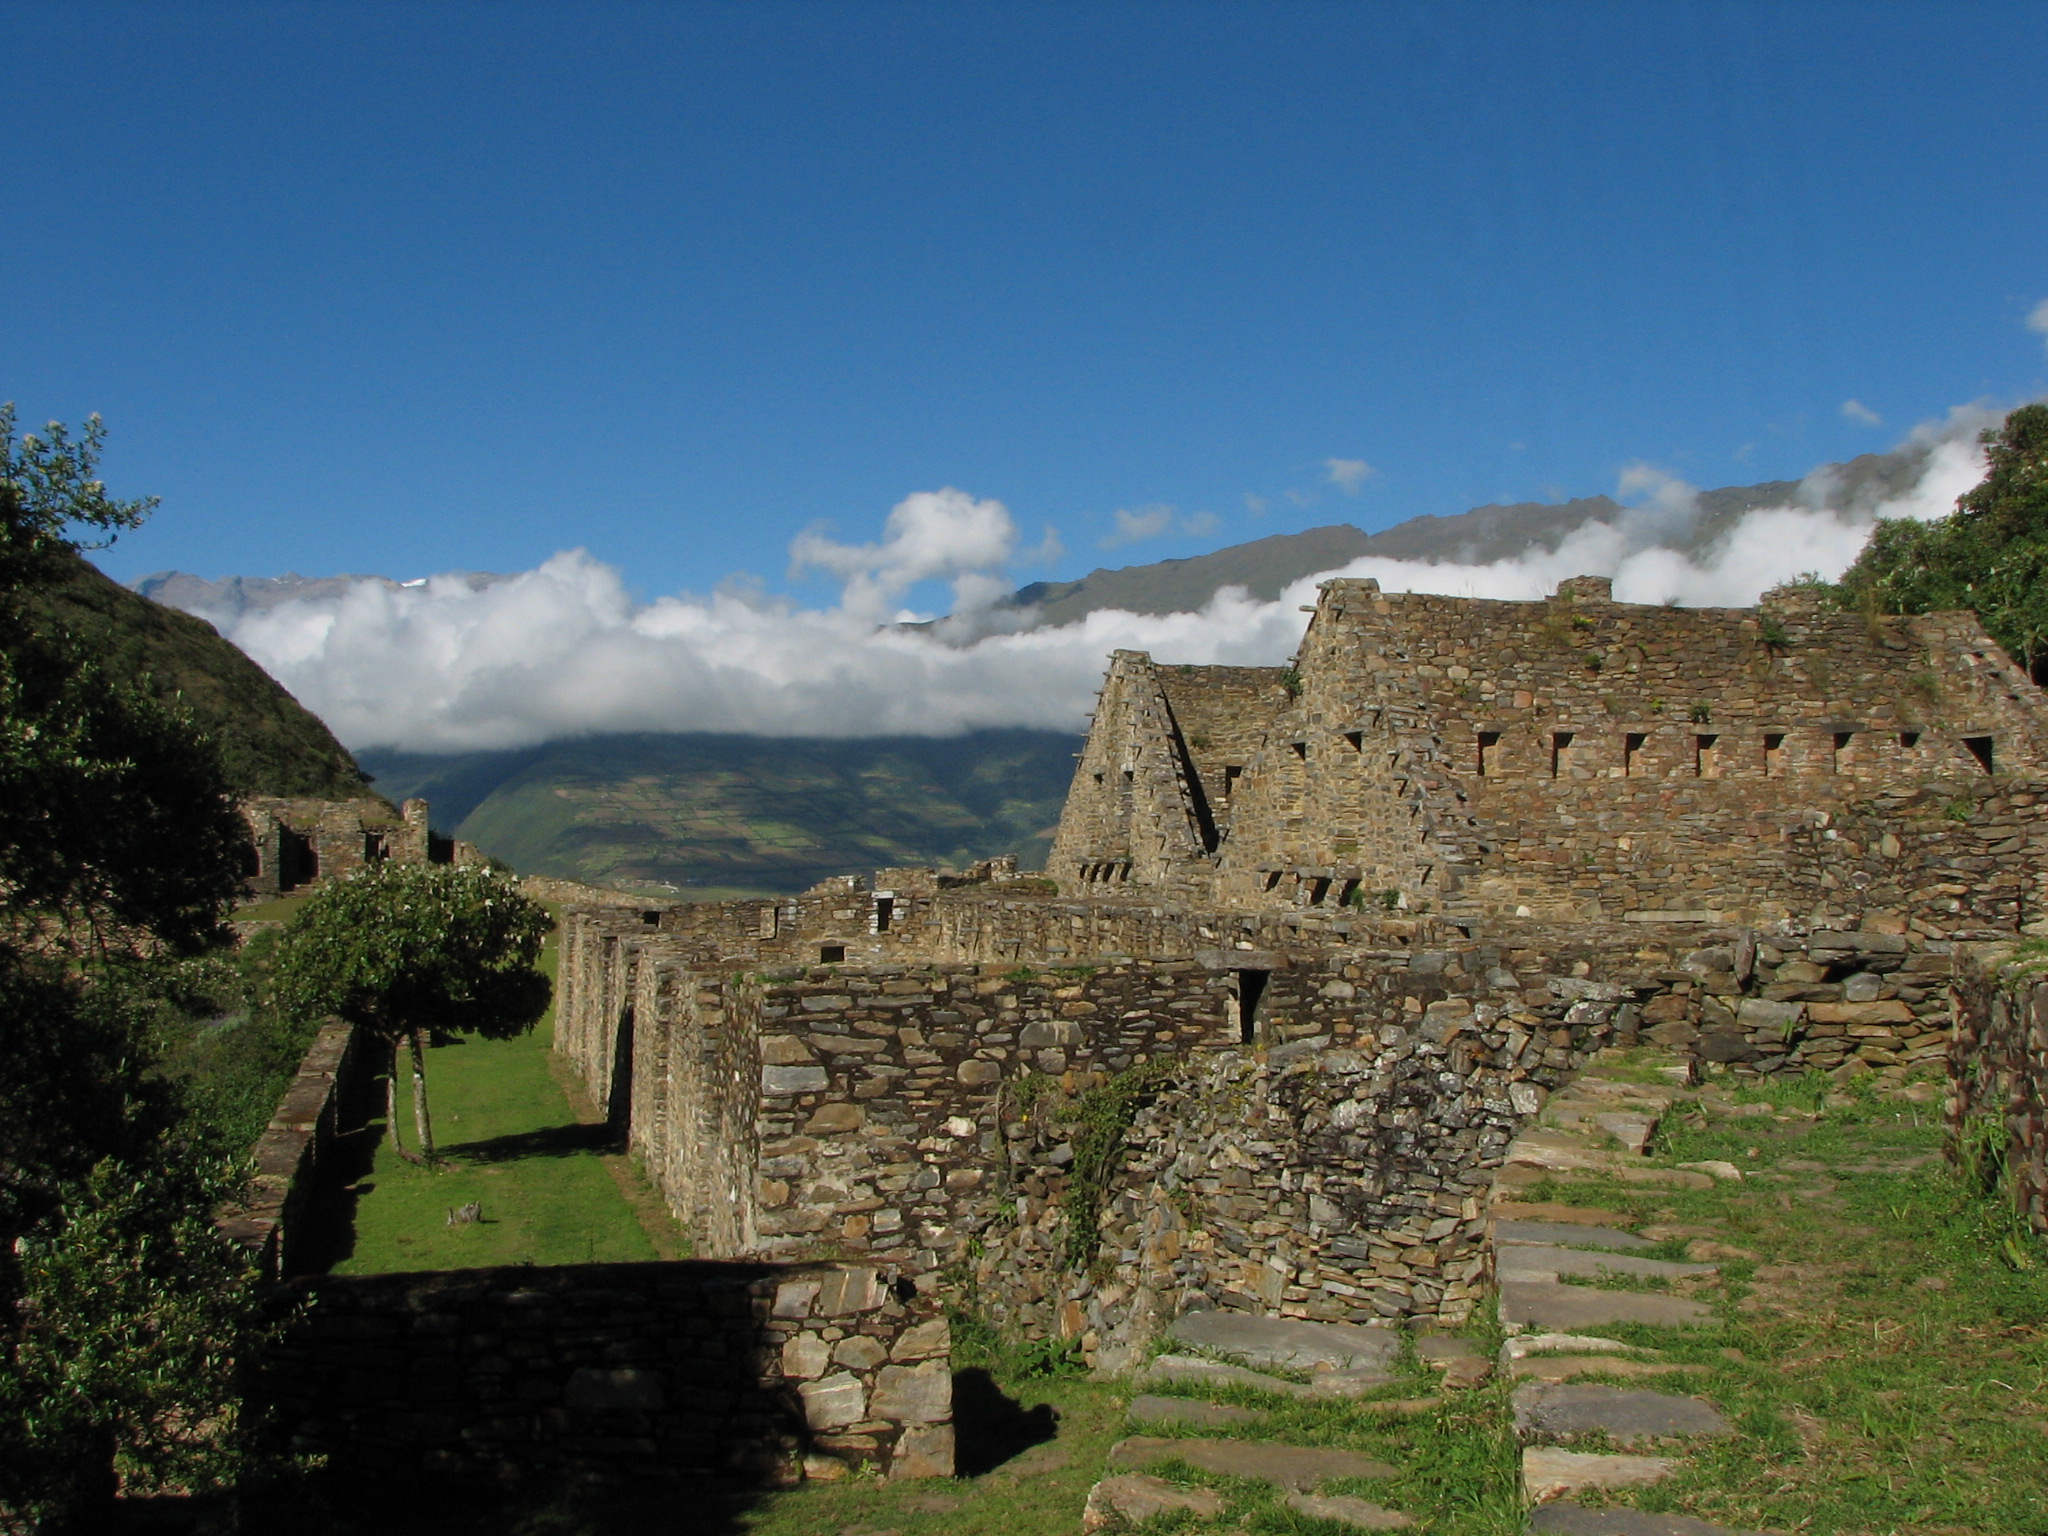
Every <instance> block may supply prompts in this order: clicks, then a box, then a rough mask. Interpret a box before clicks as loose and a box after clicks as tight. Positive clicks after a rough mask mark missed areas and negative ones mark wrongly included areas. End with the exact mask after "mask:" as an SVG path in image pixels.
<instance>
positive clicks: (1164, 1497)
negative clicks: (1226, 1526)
mask: <svg viewBox="0 0 2048 1536" xmlns="http://www.w3.org/2000/svg"><path fill="white" fill-rule="evenodd" d="M1181 1511H1186V1512H1187V1513H1188V1514H1191V1515H1193V1516H1194V1517H1195V1518H1196V1519H1197V1520H1214V1519H1215V1518H1216V1517H1217V1516H1219V1515H1221V1514H1222V1513H1223V1497H1222V1495H1221V1494H1218V1493H1217V1492H1215V1490H1213V1489H1209V1488H1176V1487H1174V1485H1173V1484H1172V1483H1169V1482H1166V1481H1164V1480H1163V1479H1161V1478H1157V1477H1147V1476H1145V1475H1144V1474H1143V1473H1142V1472H1120V1473H1118V1474H1116V1475H1115V1476H1113V1477H1105V1478H1104V1479H1103V1480H1102V1481H1101V1482H1099V1483H1097V1484H1096V1485H1095V1486H1094V1487H1093V1488H1091V1489H1089V1490H1088V1503H1087V1505H1086V1507H1085V1508H1083V1509H1082V1511H1081V1529H1082V1530H1083V1531H1084V1532H1092V1531H1105V1530H1112V1529H1116V1530H1120V1529H1122V1528H1123V1527H1124V1526H1126V1525H1136V1524H1138V1523H1139V1522H1140V1521H1144V1520H1149V1519H1151V1518H1152V1517H1153V1516H1155V1515H1165V1514H1174V1513H1179V1512H1181Z"/></svg>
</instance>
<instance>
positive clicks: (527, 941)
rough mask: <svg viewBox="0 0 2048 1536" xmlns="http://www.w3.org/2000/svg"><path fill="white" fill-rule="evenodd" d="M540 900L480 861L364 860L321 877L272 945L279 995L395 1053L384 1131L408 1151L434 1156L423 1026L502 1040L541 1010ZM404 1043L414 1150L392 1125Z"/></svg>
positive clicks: (304, 1014) (544, 924)
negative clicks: (348, 871)
mask: <svg viewBox="0 0 2048 1536" xmlns="http://www.w3.org/2000/svg"><path fill="white" fill-rule="evenodd" d="M552 926H553V924H552V920H551V919H550V918H549V916H548V913H547V909H546V908H545V907H543V906H542V905H541V904H540V903H539V902H537V901H534V900H533V899H532V898H530V897H528V896H526V895H525V894H523V893H522V892H521V891H520V889H519V887H518V886H517V885H516V884H514V883H513V881H512V879H511V878H510V877H509V876H507V875H503V874H500V873H499V872H498V871H496V870H494V869H490V868H488V867H486V866H483V865H455V864H395V863H391V862H389V861H385V862H382V863H376V864H367V865H365V866H363V868H361V869H359V870H357V871H356V872H355V873H354V874H352V875H350V876H349V877H348V878H347V879H345V880H337V881H334V882H333V883H331V884H328V885H325V886H322V887H321V888H320V889H319V890H318V891H316V892H315V893H314V894H313V896H312V897H311V898H310V899H309V900H308V901H307V902H306V904H305V905H304V906H303V907H301V908H300V909H299V911H298V914H297V915H296V916H295V917H294V918H293V919H292V922H291V926H290V927H289V928H287V929H286V930H285V934H284V937H283V941H282V943H281V944H280V946H279V951H278V958H277V966H276V972H275V979H274V983H273V985H274V987H275V996H276V1000H277V1003H278V1005H279V1006H280V1007H281V1008H283V1009H285V1010H286V1011H288V1012H290V1013H292V1014H295V1015H297V1016H299V1017H301V1018H310V1017H317V1016H320V1015H324V1014H335V1015H338V1016H340V1017H341V1018H343V1019H346V1020H348V1021H349V1022H350V1023H353V1024H355V1025H356V1026H357V1027H359V1028H360V1029H362V1030H364V1031H365V1032H366V1033H368V1034H369V1035H370V1036H371V1037H372V1038H373V1039H375V1040H377V1041H378V1042H380V1043H381V1044H382V1045H384V1046H385V1047H386V1048H387V1049H388V1050H389V1052H390V1054H391V1073H390V1076H389V1077H387V1078H386V1080H385V1119H384V1125H385V1133H386V1135H387V1136H388V1137H389V1138H390V1141H391V1146H392V1149H393V1150H394V1151H396V1152H397V1153H398V1154H399V1155H400V1156H401V1157H404V1158H406V1159H407V1160H409V1161H415V1162H416V1161H419V1160H421V1159H422V1158H424V1159H425V1160H427V1161H432V1159H433V1157H434V1134H433V1123H432V1121H431V1119H430V1118H429V1116H428V1114H427V1068H426V1054H425V1052H424V1050H423V1049H422V1037H423V1036H424V1034H425V1033H426V1032H427V1031H428V1030H439V1031H443V1032H445V1033H449V1034H471V1033H474V1034H480V1035H482V1036H483V1037H484V1038H485V1039H487V1040H507V1039H510V1038H512V1037H513V1036H515V1035H520V1034H524V1033H525V1032H526V1031H527V1030H529V1029H531V1028H532V1027H533V1026H534V1024H535V1023H536V1022H538V1021H539V1019H540V1016H541V1015H542V1014H543V1013H544V1012H546V1011H547V1005H548V997H549V990H550V989H549V986H548V979H547V977H546V976H544V975H542V974H541V973H540V971H538V970H536V969H535V967H534V962H535V961H536V960H538V959H539V957H540V946H541V941H542V940H543V939H544V938H545V937H546V936H547V932H548V929H549V928H550V927H552ZM401 1046H406V1047H409V1048H410V1050H411V1054H412V1088H413V1123H414V1127H415V1131H416V1133H417V1137H418V1140H419V1151H418V1153H413V1152H410V1151H408V1150H407V1149H406V1147H405V1146H404V1144H403V1143H402V1142H401V1141H400V1139H399V1135H398V1113H397V1110H398V1088H397V1082H398V1051H399V1048H400V1047H401Z"/></svg>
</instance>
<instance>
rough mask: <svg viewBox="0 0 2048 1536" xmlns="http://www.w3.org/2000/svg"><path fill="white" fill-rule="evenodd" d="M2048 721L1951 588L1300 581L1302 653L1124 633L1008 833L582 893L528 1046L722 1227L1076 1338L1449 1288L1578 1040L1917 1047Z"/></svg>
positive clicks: (1412, 1307) (1984, 914)
mask: <svg viewBox="0 0 2048 1536" xmlns="http://www.w3.org/2000/svg"><path fill="white" fill-rule="evenodd" d="M2044 755H2048V701H2044V699H2043V696H2042V695H2041V694H2040V693H2039V692H2038V691H2037V690H2036V689H2034V687H2033V686H2032V685H2031V684H2030V683H2029V682H2028V681H2027V680H2026V677H2025V675H2024V674H2023V673H2022V672H2021V671H2020V670H2019V669H2018V668H2016V667H2015V666H2013V665H2012V663H2011V662H2010V660H2009V659H2008V658H2007V657H2006V656H2005V655H2004V654H2003V652H2001V651H2000V650H1999V648H1998V647H1997V646H1996V645H1995V644H1994V643H1992V642H1991V641H1990V639H1989V638H1988V637H1987V636H1986V635H1985V634H1984V632H1983V630H1982V628H1981V627H1980V626H1979V625H1978V624H1977V623H1976V621H1975V620H1974V619H1973V618H1971V617H1969V616H1968V615H1964V614H1940V615H1932V616H1927V617H1921V618H1910V619H1896V618H1869V617H1864V616H1860V615H1852V614H1843V613H1839V612H1835V611H1832V610H1825V609H1823V608H1821V607H1820V606H1818V605H1817V604H1816V603H1814V602H1813V601H1812V600H1810V598H1809V597H1808V596H1807V595H1805V594H1802V593H1798V592H1789V593H1779V594H1774V595H1772V596H1770V597H1768V598H1767V599H1766V600H1765V602H1764V604H1763V605H1762V606H1761V607H1760V608H1759V609H1756V610H1695V609H1680V608H1669V607H1667V608H1659V607H1642V606H1634V605H1627V604H1619V603H1616V602H1614V601H1612V599H1611V596H1610V593H1609V590H1608V586H1607V583H1606V582H1604V581H1599V580H1594V579H1591V578H1578V579H1575V580H1572V581H1568V582H1566V583H1564V584H1563V586H1562V587H1561V588H1560V589H1559V591H1558V592H1557V594H1555V595H1554V596H1553V597H1551V598H1549V599H1546V600H1543V601H1540V602H1531V603H1512V602H1490V601H1476V600H1470V599H1455V598H1442V597H1428V596H1405V595H1403V596H1396V595H1389V594H1383V593H1381V592H1380V591H1379V590H1378V588H1377V586H1376V585H1375V584H1374V583H1372V582H1369V581H1350V580H1345V581H1333V582H1328V583H1325V585H1324V587H1323V589H1322V596H1321V600H1320V602H1319V603H1318V605H1317V607H1316V609H1315V610H1314V613H1313V616H1312V618H1311V619H1310V621H1309V624H1308V628H1307V633H1306V635H1305V637H1304V639H1303V642H1302V647H1301V650H1300V653H1299V654H1298V656H1297V657H1296V658H1295V662H1294V664H1293V665H1292V666H1289V667H1285V668H1222V667H1187V666H1174V665H1164V664H1160V663H1157V662H1155V661H1153V660H1152V658H1150V657H1148V656H1145V655H1142V654H1139V653H1135V652H1120V653H1118V654H1117V656H1116V657H1114V658H1113V660H1112V665H1111V668H1110V672H1109V676H1108V679H1107V682H1106V684H1105V687H1104V690H1103V693H1102V696H1101V700H1100V704H1099V707H1098V710H1097V712H1096V715H1095V717H1094V721H1093V726H1092V729H1091V732H1090V735H1089V739H1088V743H1087V746H1086V750H1085V751H1084V752H1083V754H1082V756H1081V760H1080V762H1079V765H1078V767H1077V770H1076V773H1075V779H1074V787H1073V790H1072V792H1071V794H1070V796H1069V799H1068V803H1067V806H1066V810H1065V814H1064V816H1063V818H1062V820H1061V824H1060V828H1059V832H1058V836H1057V839H1056V841H1055V844H1054V849H1053V854H1052V858H1051V861H1050V864H1049V866H1048V870H1047V877H1046V878H1036V877H1031V876H1026V875H1020V874H1018V873H1017V872H1016V871H1015V870H1014V868H1012V867H1008V866H1001V865H994V866H985V867H982V868H980V869H978V870H976V871H972V872H969V874H967V875H964V876H951V877H947V876H939V875H936V874H934V873H933V872H930V871H903V870H895V871H884V872H882V873H881V874H879V875H877V876H875V877H874V879H873V880H872V881H865V880H862V879H860V878H856V877H847V878H844V879H841V880H836V881H831V882H827V883H826V884H825V885H822V886H819V887H817V888H815V889H814V890H812V891H809V892H807V893H805V894H804V895H802V896H799V897H792V898H785V899H780V900H773V901H765V900H764V901H755V902H733V903H724V904H717V905H701V906H669V907H661V908H647V909H643V910H639V911H622V910H619V909H616V908H613V909H603V910H600V909H595V908H585V909H579V910H576V911H574V912H572V913H571V914H570V916H569V918H568V921H567V924H566V927H565V933H564V949H563V956H562V969H561V981H560V991H559V1001H558V1032H557V1048H558V1049H560V1050H562V1051H563V1052H564V1053H565V1054H566V1055H567V1056H568V1057H569V1058H570V1060H571V1061H572V1062H573V1063H574V1064H575V1065H576V1067H577V1068H578V1069H579V1071H580V1072H581V1074H582V1075H583V1077H584V1079H585V1080H586V1082H588V1083H589V1085H590V1087H591V1089H592V1092H593V1093H594V1094H595V1095H596V1096H597V1097H598V1099H599V1100H600V1102H602V1103H604V1104H606V1105H607V1106H608V1108H609V1112H610V1113H611V1114H612V1115H613V1117H614V1119H615V1120H616V1121H618V1122H619V1123H621V1124H622V1125H623V1126H624V1128H625V1129H626V1131H627V1134H628V1136H629V1138H630V1140H631V1143H632V1145H633V1146H634V1147H635V1148H636V1149H637V1150H638V1151H639V1152H640V1153H641V1155H642V1156H643V1158H644V1159H645V1161H646V1165H647V1167H648V1169H649V1171H650V1172H651V1174H652V1175H653V1177H654V1178H655V1180H656V1182H657V1183H658V1184H659V1185H660V1187H661V1188H662V1189H663V1190H664V1192H665V1193H666V1195H667V1197H668V1198H669V1200H670V1202H671V1203H672V1204H673V1206H674V1207H675V1208H676V1209H677V1210H678V1212H680V1213H682V1214H683V1215H684V1216H685V1217H686V1218H687V1219H688V1220H689V1221H690V1222H691V1224H692V1225H693V1227H694V1229H695V1230H696V1232H697V1234H698V1238H699V1241H700V1243H702V1244H703V1245H704V1251H706V1252H708V1253H710V1254H712V1255H715V1256H729V1257H735V1258H738V1257H750V1258H775V1259H782V1260H798V1259H802V1258H805V1257H807V1256H809V1255H813V1254H833V1255H839V1256H850V1257H856V1258H859V1259H861V1260H863V1261H865V1262H870V1263H873V1264H876V1265H878V1266H880V1267H881V1268H882V1269H883V1270H884V1271H885V1272H887V1273H890V1274H892V1275H895V1276H897V1277H899V1278H902V1279H905V1280H908V1281H910V1282H912V1283H913V1284H914V1285H916V1286H917V1287H919V1288H920V1290H928V1289H930V1288H932V1287H933V1286H939V1287H943V1286H945V1285H948V1284H951V1285H954V1286H957V1287H959V1288H960V1290H961V1293H962V1294H971V1295H972V1296H973V1297H974V1298H975V1300H976V1301H977V1303H978V1304H979V1305H981V1306H983V1307H985V1308H987V1309H988V1310H989V1311H991V1312H992V1313H994V1314H995V1315H997V1316H998V1317H999V1318H1001V1319H1003V1320H1006V1321H1008V1322H1011V1323H1014V1324H1016V1325H1019V1326H1021V1327H1023V1328H1025V1329H1027V1330H1030V1331H1034V1332H1044V1333H1054V1334H1058V1335H1062V1336H1067V1337H1073V1338H1078V1339H1080V1340H1081V1341H1082V1343H1083V1345H1084V1347H1085V1348H1086V1349H1087V1350H1088V1352H1089V1353H1090V1356H1091V1358H1093V1359H1096V1360H1097V1361H1099V1362H1110V1363H1113V1362H1114V1361H1115V1360H1117V1359H1118V1358H1120V1357H1121V1355H1122V1354H1123V1352H1125V1351H1128V1350H1130V1349H1132V1348H1134V1347H1136V1346H1137V1345H1139V1344H1140V1343H1141V1342H1142V1341H1143V1339H1144V1337H1145V1336H1146V1334H1147V1333H1148V1332H1149V1331H1150V1330H1151V1329H1152V1328H1154V1327H1155V1326H1157V1325H1158V1324H1159V1323H1160V1322H1162V1321H1164V1320H1168V1319H1170V1318H1171V1317H1172V1316H1174V1315H1176V1314H1178V1313H1180V1312H1183V1311H1186V1310H1189V1309H1198V1308H1204V1307H1218V1306H1221V1307H1237V1308H1244V1309H1249V1310H1253V1311H1271V1312H1280V1313H1285V1314H1291V1315H1296V1316H1306V1317H1315V1318H1330V1319H1348V1320H1351V1321H1355V1322H1386V1321H1393V1320H1397V1319H1400V1318H1402V1317H1406V1316H1415V1315H1424V1316H1434V1317H1438V1318H1441V1319H1445V1320H1458V1319H1462V1318H1463V1317H1464V1316H1466V1315H1467V1314H1468V1313H1469V1312H1470V1310H1471V1308H1472V1306H1473V1304H1474V1299H1475V1297H1476V1296H1477V1294H1478V1292H1479V1291H1480V1290H1481V1288H1483V1286H1484V1285H1485V1284H1486V1283H1487V1279H1488V1274H1489V1269H1488V1265H1489V1262H1490V1260H1489V1257H1488V1254H1487V1253H1486V1251H1485V1246H1484V1242H1483V1232H1484V1218H1483V1213H1482V1206H1483V1201H1482V1199H1481V1196H1482V1195H1483V1193H1484V1190H1485V1188H1486V1186H1487V1184H1488V1182H1489V1180H1490V1179H1491V1177H1492V1175H1493V1172H1494V1170H1495V1169H1497V1167H1498V1166H1499V1164H1500V1161H1501V1158H1502V1156H1503V1154H1504V1151H1505V1149H1506V1147H1507V1144H1508V1142H1509V1141H1510V1140H1511V1139H1512V1138H1513V1137H1514V1136H1515V1135H1516V1133H1517V1132H1518V1131H1519V1130H1520V1129H1521V1128H1522V1127H1523V1126H1524V1125H1526V1124H1527V1123H1528V1122H1529V1120H1530V1119H1531V1117H1532V1116H1534V1115H1535V1113H1536V1112H1537V1111H1538V1110H1539V1109H1540V1107H1541V1105H1542V1103H1543V1101H1544V1098H1545V1097H1546V1095H1547V1094H1548V1093H1549V1092H1551V1091H1552V1090H1554V1089H1555V1088H1557V1087H1559V1086H1561V1085H1562V1084H1564V1083H1565V1082H1567V1081H1568V1080H1569V1079H1570V1078H1572V1077H1573V1076H1574V1075H1575V1074H1576V1073H1577V1072H1578V1071H1579V1070H1580V1068H1581V1067H1582V1066H1583V1065H1584V1063H1585V1061H1586V1059H1587V1057H1588V1056H1589V1055H1590V1053H1592V1052H1593V1051H1596V1050H1598V1049H1600V1048H1602V1047H1604V1046H1606V1045H1608V1044H1611V1043H1615V1042H1626V1041H1629V1040H1631V1039H1638V1038H1647V1039H1651V1040H1655V1041H1656V1042H1658V1043H1660V1044H1664V1045H1668V1046H1676V1047H1679V1048H1681V1049H1684V1050H1689V1051H1690V1052H1691V1053H1692V1054H1693V1055H1694V1056H1695V1057H1696V1058H1698V1059H1701V1060H1704V1061H1709V1062H1716V1063H1720V1064H1722V1066H1723V1067H1724V1068H1726V1069H1728V1070H1732V1071H1736V1072H1741V1073H1774V1072H1783V1071H1787V1070H1791V1071H1800V1070H1805V1069H1819V1070H1826V1071H1831V1072H1837V1073H1845V1074H1846V1073H1852V1072H1861V1071H1874V1072H1879V1073H1884V1074H1890V1075H1892V1076H1894V1077H1896V1076H1900V1075H1903V1074H1904V1072H1906V1071H1907V1070H1908V1069H1909V1068H1911V1067H1912V1066H1914V1065H1916V1064H1920V1063H1923V1062H1938V1061H1939V1060H1940V1058H1941V1056H1942V1053H1943V1050H1944V1046H1945V1044H1946V1041H1947V1038H1948V1029H1947V1021H1948V1008H1949V1000H1948V990H1947V989H1948V983H1949V974H1950V971H1951V966H1952V958H1953V955H1954V954H1955V952H1956V951H1957V949H1958V947H1959V946H1965V945H1969V944H1973V943H1977V942H1981V941H1987V940H1997V939H2000V938H2005V939H2010V938H2012V937H2014V936H2016V935H2018V934H2020V933H2022V932H2025V931H2028V930H2029V929H2030V928H2031V927H2032V926H2033V925H2034V924H2036V923H2037V922H2039V921H2041V920H2042V919H2043V918H2044V916H2048V889H2044V887H2043V880H2044V878H2048V874H2044V872H2048V857H2044V855H2048V826H2044V807H2048V785H2044V784H2043V783H2042V782H2041V781H2040V778H2039V775H2040V772H2041V768H2042V765H2043V762H2044Z"/></svg>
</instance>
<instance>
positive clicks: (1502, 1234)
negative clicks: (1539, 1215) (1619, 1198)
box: [1493, 1211, 1656, 1249]
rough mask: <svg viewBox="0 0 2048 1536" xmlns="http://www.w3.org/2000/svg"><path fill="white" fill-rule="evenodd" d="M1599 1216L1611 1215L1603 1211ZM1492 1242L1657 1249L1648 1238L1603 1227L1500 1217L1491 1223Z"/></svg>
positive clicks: (1571, 1246)
mask: <svg viewBox="0 0 2048 1536" xmlns="http://www.w3.org/2000/svg"><path fill="white" fill-rule="evenodd" d="M1599 1214H1601V1215H1609V1214H1612V1213H1610V1212H1605V1211H1603V1212H1601V1213H1599ZM1624 1219H1626V1218H1624ZM1493 1240H1494V1241H1495V1242H1496V1243H1555V1244H1558V1245H1559V1246H1561V1247H1566V1248H1614V1249H1620V1248H1651V1247H1655V1246H1656V1245H1655V1244H1653V1243H1652V1242H1651V1241H1650V1240H1649V1239H1648V1238H1647V1237H1637V1236H1636V1235H1635V1233H1633V1232H1616V1231H1614V1230H1612V1229H1611V1228H1608V1227H1604V1226H1581V1225H1577V1224H1574V1223H1572V1222H1569V1221H1518V1220H1514V1219H1512V1218H1511V1219H1507V1220H1503V1219H1502V1218H1500V1217H1499V1216H1496V1217H1495V1218H1494V1221H1493Z"/></svg>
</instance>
